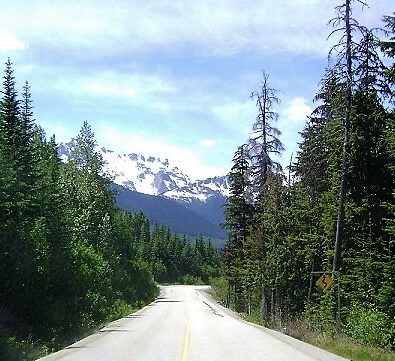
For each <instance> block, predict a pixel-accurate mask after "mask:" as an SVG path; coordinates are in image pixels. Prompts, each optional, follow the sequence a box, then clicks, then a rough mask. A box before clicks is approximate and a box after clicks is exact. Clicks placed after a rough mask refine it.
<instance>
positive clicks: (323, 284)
mask: <svg viewBox="0 0 395 361" xmlns="http://www.w3.org/2000/svg"><path fill="white" fill-rule="evenodd" d="M315 284H316V285H317V286H318V288H319V289H320V290H321V291H324V292H326V291H328V290H329V288H331V286H332V285H333V280H332V278H330V277H329V276H327V275H326V274H323V275H322V276H321V277H320V278H319V279H318V280H317V282H316V283H315Z"/></svg>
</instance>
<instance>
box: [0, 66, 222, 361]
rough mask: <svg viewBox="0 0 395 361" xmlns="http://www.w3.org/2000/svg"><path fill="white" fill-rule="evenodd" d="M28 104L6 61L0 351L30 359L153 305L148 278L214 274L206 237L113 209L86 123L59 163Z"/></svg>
mask: <svg viewBox="0 0 395 361" xmlns="http://www.w3.org/2000/svg"><path fill="white" fill-rule="evenodd" d="M32 109H33V107H32V101H31V95H30V87H29V85H28V84H27V83H26V84H25V86H24V88H23V94H22V100H19V99H18V95H17V92H16V89H15V80H14V77H13V70H12V64H11V62H10V61H8V62H7V63H6V71H5V76H4V83H3V90H2V98H1V101H0V209H1V212H0V284H1V286H2V287H1V288H0V314H1V313H3V314H5V315H7V317H8V319H9V321H7V322H6V321H4V320H2V319H1V318H0V329H1V331H2V332H3V331H4V335H3V336H2V337H1V338H0V358H1V359H7V360H20V359H32V358H37V357H38V356H39V355H41V354H42V352H43V351H45V347H48V349H52V350H53V349H56V348H59V347H61V346H62V345H64V344H65V343H67V342H71V341H73V340H74V339H75V338H76V337H78V336H81V335H84V334H86V333H87V332H89V331H91V330H92V329H93V328H94V327H97V325H101V324H103V323H104V322H106V321H110V320H113V319H115V318H119V317H121V316H124V315H125V314H126V313H129V312H131V310H132V309H134V308H138V307H141V306H143V305H145V304H147V303H149V302H151V301H152V300H153V299H154V297H156V296H157V295H158V287H157V285H156V283H155V280H157V281H163V282H181V283H195V284H196V283H197V284H203V283H207V282H208V281H209V278H210V277H212V276H217V275H218V274H219V256H218V254H217V251H216V249H215V248H214V247H213V245H212V243H211V241H210V240H207V241H205V240H204V239H203V238H201V237H199V238H198V239H196V241H195V243H194V244H191V243H190V242H189V241H187V240H186V238H185V237H184V238H182V237H180V236H178V235H176V234H172V233H171V232H170V231H169V229H168V228H166V227H164V226H154V227H153V228H152V229H150V225H149V222H148V219H147V217H146V216H145V215H144V214H142V213H136V214H131V213H129V212H125V211H121V210H120V209H118V208H117V206H116V204H115V200H114V194H113V193H112V191H111V184H110V181H109V180H108V179H106V178H105V175H104V174H103V169H102V166H103V160H102V159H101V157H100V156H99V154H98V152H97V151H96V141H95V138H94V134H93V131H92V129H91V127H90V126H89V124H88V123H87V122H84V124H83V126H82V129H81V131H80V133H79V135H78V136H77V138H76V139H77V144H76V147H75V149H74V152H73V154H72V160H71V161H70V162H69V163H68V164H63V163H61V162H60V160H59V159H58V157H57V145H56V141H55V138H54V137H52V138H51V139H50V140H49V141H47V139H46V137H45V133H44V131H43V130H42V129H41V128H39V127H38V126H35V125H34V121H33V112H32ZM6 320H7V318H6ZM3 322H4V324H3ZM26 340H28V341H26ZM36 345H45V347H44V349H43V348H42V347H40V346H36ZM36 351H37V353H36Z"/></svg>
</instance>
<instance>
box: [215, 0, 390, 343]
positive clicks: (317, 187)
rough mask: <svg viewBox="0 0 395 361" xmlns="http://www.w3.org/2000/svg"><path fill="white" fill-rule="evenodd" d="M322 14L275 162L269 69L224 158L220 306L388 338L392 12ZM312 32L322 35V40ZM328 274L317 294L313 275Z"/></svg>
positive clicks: (369, 339) (360, 336)
mask: <svg viewBox="0 0 395 361" xmlns="http://www.w3.org/2000/svg"><path fill="white" fill-rule="evenodd" d="M336 11H337V16H336V18H335V19H333V20H332V21H331V24H332V25H333V33H332V36H337V37H338V39H340V40H339V41H338V43H337V44H335V46H334V47H333V48H332V49H331V52H330V54H329V62H328V66H327V68H326V70H325V73H324V76H323V78H322V80H321V82H320V89H319V90H318V92H317V94H315V96H314V99H315V101H316V108H315V109H314V111H313V113H312V114H311V116H309V117H308V119H307V122H306V125H305V127H304V129H303V131H302V132H301V142H300V144H299V150H298V153H297V156H296V157H295V158H294V159H293V160H292V159H291V161H290V164H289V167H287V169H285V170H284V171H283V170H282V169H281V167H280V165H279V164H278V163H277V162H276V160H277V159H278V155H279V154H281V151H282V150H283V146H282V143H281V140H280V137H281V133H280V131H279V130H278V129H277V128H276V124H275V123H276V120H277V117H278V114H277V113H276V105H277V103H278V102H279V99H278V94H279V92H278V91H277V90H276V89H273V88H272V87H271V85H270V81H269V75H268V74H265V73H264V74H263V79H262V82H261V86H260V88H259V90H258V91H256V92H253V93H252V99H253V101H254V102H256V106H257V109H258V111H257V117H256V120H255V123H254V124H253V129H252V132H251V136H250V138H249V139H248V141H247V142H246V144H243V145H241V146H240V147H239V148H238V149H237V151H236V153H235V156H234V159H233V167H232V171H231V173H230V183H231V195H230V197H229V201H228V204H227V208H226V227H227V228H228V230H229V234H230V237H229V240H228V242H227V244H226V247H225V250H224V253H223V257H222V261H223V265H224V274H225V280H226V283H225V284H224V283H223V284H222V288H221V287H219V286H218V285H217V288H218V291H219V292H220V293H221V296H222V297H223V301H224V303H226V304H227V305H230V306H231V307H234V308H235V309H236V310H237V311H239V312H243V313H245V314H247V315H251V317H252V316H255V318H256V319H260V322H262V323H263V324H266V325H270V326H273V327H278V328H281V330H283V329H284V328H285V329H286V328H287V327H289V328H290V327H291V325H292V323H293V322H296V320H300V319H304V320H307V321H308V322H307V323H308V324H309V325H310V327H313V326H314V327H316V328H318V329H320V330H324V331H325V332H332V331H333V332H336V331H339V330H340V331H342V332H343V333H346V334H348V335H349V336H351V337H352V338H354V339H355V340H358V341H360V342H362V343H365V344H370V345H378V346H382V347H385V346H387V347H392V348H393V347H395V278H394V274H395V256H394V255H395V244H394V239H395V238H394V235H395V228H394V226H395V217H394V213H395V212H394V211H395V203H394V181H395V173H394V172H395V167H394V164H395V163H394V156H395V135H394V134H395V133H394V125H395V123H394V121H395V113H394V108H393V104H394V103H393V102H394V80H395V78H394V75H395V73H394V71H395V68H394V62H393V59H394V56H395V17H394V16H393V15H391V16H385V17H384V23H383V29H382V30H378V29H374V30H371V29H368V28H366V27H365V26H363V25H362V24H359V23H358V21H357V19H354V18H353V17H352V1H350V0H347V1H345V2H344V3H343V4H341V5H339V6H338V7H337V8H336ZM323 40H324V39H323ZM323 274H325V277H326V279H328V277H330V278H331V279H332V280H333V281H334V285H333V286H332V287H330V288H329V287H328V288H327V289H326V290H325V291H326V292H320V291H319V290H318V288H317V286H316V282H317V280H318V279H319V278H320V277H321V276H322V275H323Z"/></svg>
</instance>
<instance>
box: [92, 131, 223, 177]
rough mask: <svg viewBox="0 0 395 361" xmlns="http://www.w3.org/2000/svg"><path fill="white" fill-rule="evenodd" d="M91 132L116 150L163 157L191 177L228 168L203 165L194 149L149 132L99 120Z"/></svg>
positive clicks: (99, 140) (209, 174) (214, 173)
mask: <svg viewBox="0 0 395 361" xmlns="http://www.w3.org/2000/svg"><path fill="white" fill-rule="evenodd" d="M95 135H96V138H97V141H98V143H99V144H100V145H101V146H104V147H107V148H109V149H111V150H114V151H117V152H120V153H126V154H128V153H132V152H134V153H139V154H143V155H145V156H155V157H160V158H167V159H169V161H170V162H171V163H172V164H173V165H174V166H178V167H179V168H180V169H181V170H182V171H185V172H186V173H187V174H188V175H189V176H190V177H191V178H192V179H204V178H207V177H212V176H215V175H222V174H226V173H227V172H228V167H214V166H207V165H204V164H203V163H204V162H203V160H202V158H201V154H200V153H199V151H198V150H196V149H193V148H190V147H185V146H180V145H175V144H170V143H168V142H166V141H165V140H163V139H162V138H159V137H154V136H153V135H149V136H146V135H144V134H137V133H131V132H125V131H124V130H122V129H119V128H117V127H115V126H112V125H109V124H107V123H101V124H100V125H99V126H98V129H97V130H95Z"/></svg>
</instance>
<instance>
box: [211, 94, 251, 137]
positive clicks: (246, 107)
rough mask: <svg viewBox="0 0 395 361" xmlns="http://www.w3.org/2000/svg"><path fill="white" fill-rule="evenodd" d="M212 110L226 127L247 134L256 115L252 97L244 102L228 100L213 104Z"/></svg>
mask: <svg viewBox="0 0 395 361" xmlns="http://www.w3.org/2000/svg"><path fill="white" fill-rule="evenodd" d="M210 110H211V112H212V114H213V115H214V116H215V117H216V119H218V120H219V121H220V123H221V124H222V125H223V126H224V127H225V128H228V129H232V130H233V131H237V132H238V133H244V134H245V135H246V136H247V134H248V132H249V131H250V130H251V124H252V123H253V122H254V119H255V116H256V109H255V106H254V103H253V102H252V101H251V100H250V99H247V100H246V101H244V102H240V101H238V100H228V101H226V102H224V103H222V104H216V105H213V106H212V107H211V109H210Z"/></svg>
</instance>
